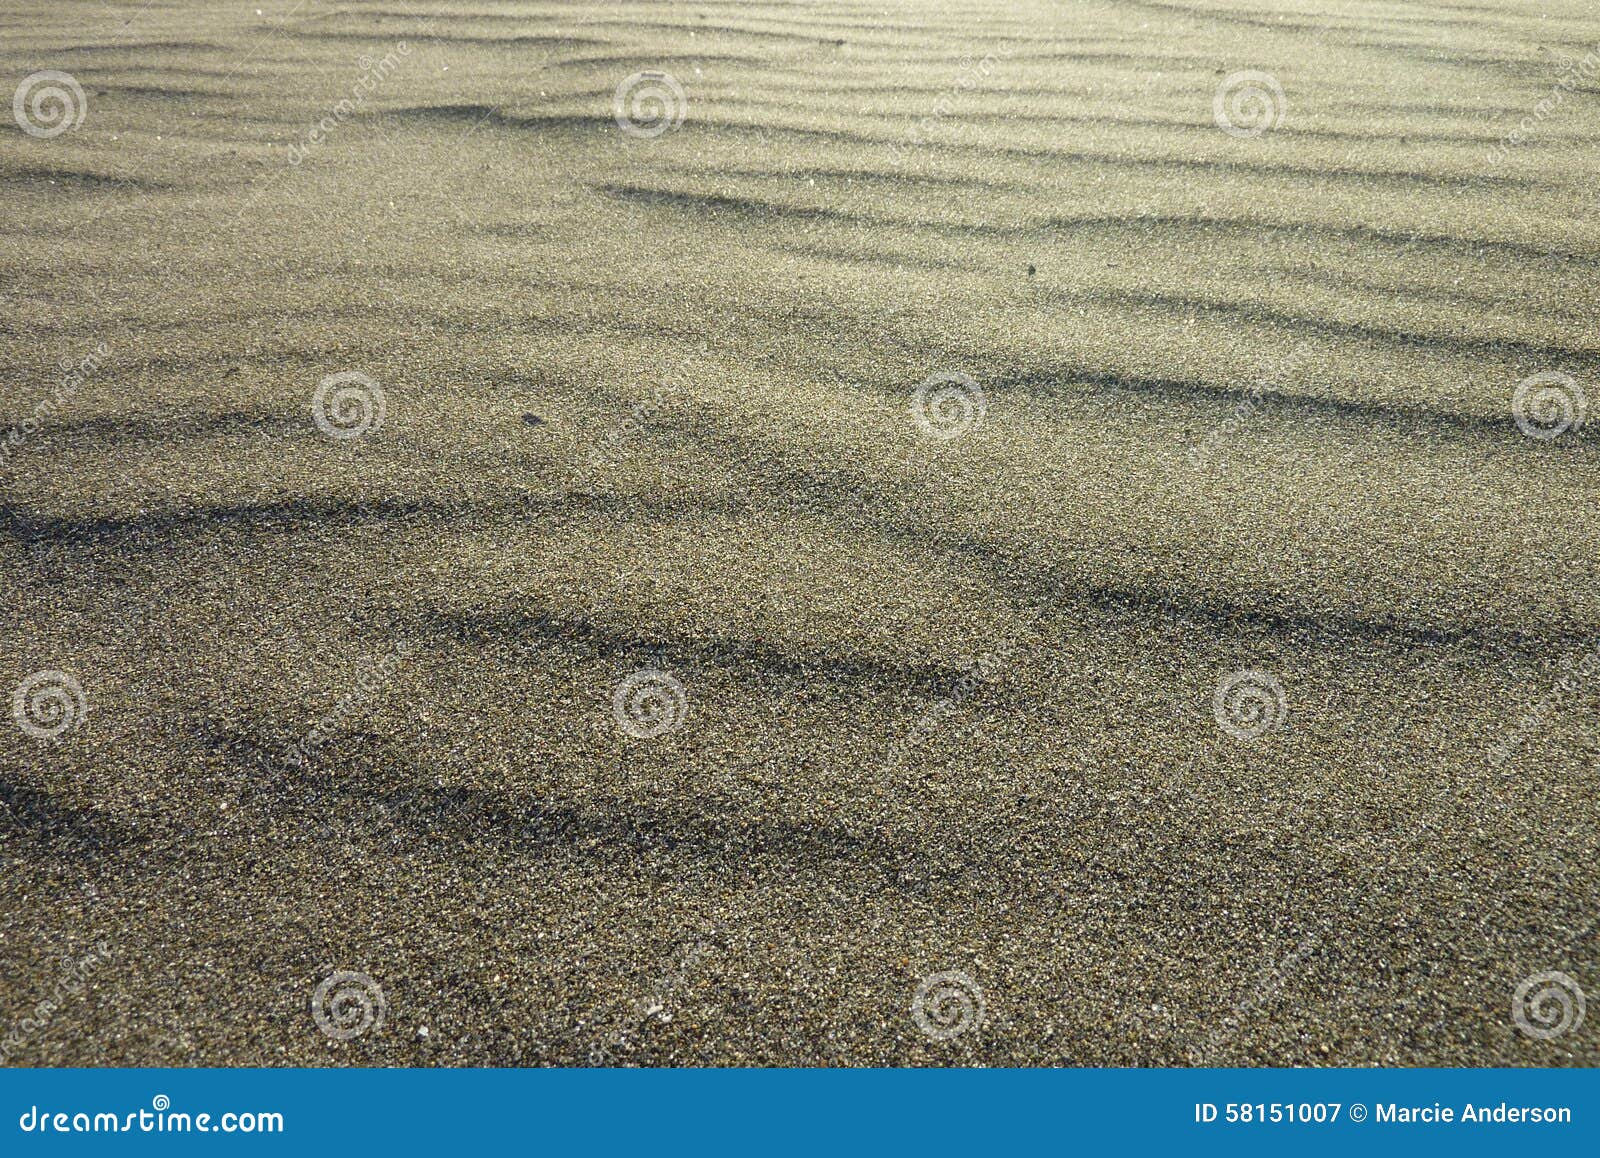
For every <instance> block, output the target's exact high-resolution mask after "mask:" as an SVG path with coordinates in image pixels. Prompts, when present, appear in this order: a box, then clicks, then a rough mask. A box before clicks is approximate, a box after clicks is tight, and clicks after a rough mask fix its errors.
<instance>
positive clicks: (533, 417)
mask: <svg viewBox="0 0 1600 1158" xmlns="http://www.w3.org/2000/svg"><path fill="white" fill-rule="evenodd" d="M522 421H523V422H524V423H526V424H527V425H529V426H543V425H544V419H542V418H540V417H539V416H538V415H537V414H524V415H523V416H522Z"/></svg>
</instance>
